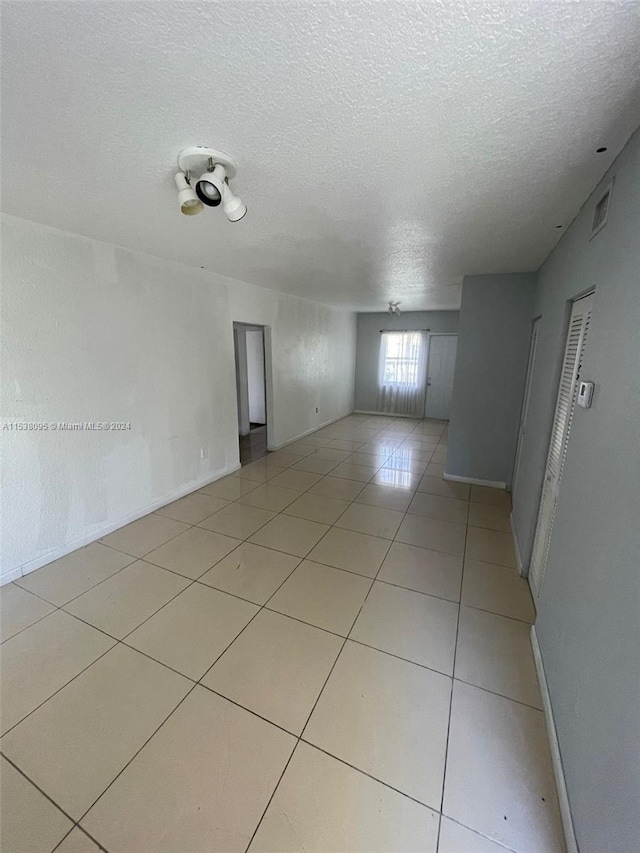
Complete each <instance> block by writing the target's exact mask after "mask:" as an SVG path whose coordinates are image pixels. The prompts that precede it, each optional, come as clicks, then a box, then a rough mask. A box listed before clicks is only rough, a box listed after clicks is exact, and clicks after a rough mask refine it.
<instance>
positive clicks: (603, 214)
mask: <svg viewBox="0 0 640 853" xmlns="http://www.w3.org/2000/svg"><path fill="white" fill-rule="evenodd" d="M613 181H614V178H612V179H611V181H610V182H609V184H608V186H607V187H606V189H605V190H604V192H602V193H601V195H600V196H599V198H598V201H597V202H596V206H595V207H594V209H593V219H592V220H591V235H590V237H589V239H590V240H591V238H592V237H595V236H596V234H599V233H600V232H601V231H602V229H603V228H604V226H605V225H606V224H607V217H608V215H609V206H610V204H611V192H612V190H613Z"/></svg>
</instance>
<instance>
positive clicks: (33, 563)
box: [0, 462, 240, 586]
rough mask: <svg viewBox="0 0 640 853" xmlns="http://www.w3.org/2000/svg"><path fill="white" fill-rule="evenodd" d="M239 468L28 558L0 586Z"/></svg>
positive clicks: (1, 579) (235, 466) (232, 467)
mask: <svg viewBox="0 0 640 853" xmlns="http://www.w3.org/2000/svg"><path fill="white" fill-rule="evenodd" d="M239 469H240V463H239V462H237V463H235V464H233V465H227V467H226V468H223V469H222V470H220V471H216V473H215V474H213V475H209V476H208V477H205V478H204V479H203V480H198V481H196V482H195V483H191V484H190V485H188V486H183V487H182V488H180V489H177V490H176V491H175V492H172V493H171V494H170V495H166V496H165V497H163V498H161V499H160V500H157V501H154V502H153V503H151V504H148V505H147V506H145V507H142V508H141V509H137V510H135V512H131V513H129V514H128V515H125V516H123V517H122V518H119V519H118V521H114V522H112V523H110V524H105V525H104V527H100V528H99V529H98V530H94V531H93V532H92V533H89V534H87V535H86V536H81V537H80V538H79V539H75V540H74V541H73V542H69V543H67V544H66V545H61V546H60V547H58V548H53V549H52V550H51V551H47V553H46V554H42V555H41V556H39V557H36V558H35V559H33V560H30V561H29V562H28V563H24V564H23V565H21V566H17V567H16V568H15V569H9V571H8V572H5V573H4V574H3V575H2V577H0V586H3V585H4V584H6V583H10V582H11V581H14V580H16V579H17V578H20V577H22V576H23V575H28V574H30V573H31V572H35V571H36V570H37V569H41V568H42V567H43V566H46V565H47V563H52V562H53V561H54V560H59V559H60V557H66V555H67V554H70V553H71V552H72V551H77V550H78V548H83V547H84V546H85V545H90V544H91V543H92V542H95V541H96V540H97V539H101V538H102V537H103V536H106V535H107V534H108V533H113V531H114V530H118V529H119V528H120V527H124V526H125V524H131V522H132V521H137V520H138V519H139V518H142V516H143V515H148V514H149V513H150V512H153V511H154V510H156V509H160V508H161V507H163V506H166V505H167V504H170V503H173V501H177V500H178V499H179V498H183V497H185V495H190V494H191V492H195V491H197V490H198V489H202V488H203V487H204V486H208V485H209V484H210V483H215V482H216V480H220V479H222V477H227V476H228V475H229V474H233V472H234V471H238V470H239Z"/></svg>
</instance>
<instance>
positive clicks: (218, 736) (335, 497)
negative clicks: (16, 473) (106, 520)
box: [0, 415, 564, 853]
mask: <svg viewBox="0 0 640 853" xmlns="http://www.w3.org/2000/svg"><path fill="white" fill-rule="evenodd" d="M445 455H446V429H445V424H443V423H441V422H429V421H415V420H404V419H398V418H389V417H377V416H362V415H352V416H350V417H348V418H344V419H343V420H342V421H339V422H337V423H335V424H333V425H331V426H329V427H326V428H324V429H321V430H319V431H318V432H316V433H314V434H313V435H310V436H306V437H305V438H304V439H301V440H300V441H298V442H296V443H295V444H292V445H290V446H289V447H287V448H285V449H284V450H281V451H278V452H276V453H272V454H269V455H268V456H266V457H264V458H263V459H259V460H258V461H254V462H251V463H250V464H248V465H246V466H245V467H243V468H242V469H241V470H240V471H238V472H237V473H236V474H235V475H233V476H231V477H227V478H225V479H224V480H220V481H218V482H216V483H213V484H211V485H210V486H207V487H205V488H204V489H201V490H200V491H199V492H197V493H194V494H192V495H189V496H187V497H186V498H182V499H180V500H178V501H175V502H174V503H173V504H171V505H169V506H166V507H163V508H162V509H161V510H158V511H157V512H155V513H151V514H150V515H149V516H147V517H145V518H142V519H140V520H139V521H136V522H133V523H132V524H129V525H127V526H126V527H124V528H122V529H120V530H118V531H116V532H114V533H112V534H110V535H109V536H106V537H104V538H103V539H102V540H101V541H100V542H97V543H94V544H92V545H89V546H87V547H86V548H82V549H80V550H79V551H76V552H74V553H73V554H70V555H69V556H67V557H64V558H62V559H60V560H58V561H56V562H55V563H53V564H50V565H49V566H46V567H44V568H42V569H40V570H39V571H37V572H34V573H32V574H29V575H27V576H25V577H23V578H20V579H19V580H18V581H16V582H15V583H13V584H10V585H8V586H6V587H4V588H3V589H2V590H1V591H0V601H1V604H2V641H3V643H2V646H0V665H1V678H2V682H1V683H2V695H1V702H0V711H1V717H0V722H1V729H0V731H1V732H2V738H1V740H0V751H1V752H2V756H3V758H2V762H1V769H0V773H1V777H0V781H1V806H2V811H1V833H2V834H1V838H2V841H1V844H2V851H3V853H51V851H53V850H56V851H58V853H89V851H93V853H95V851H97V850H98V849H104V850H107V851H109V853H185V851H189V853H199V852H200V851H202V853H204V851H207V853H212V852H213V851H221V853H234V851H246V850H250V851H251V853H258V851H272V852H273V853H284V851H291V853H294V852H295V853H298V851H302V850H305V851H315V853H338V851H343V853H358V851H362V853H371V851H379V853H409V851H421V853H436V851H439V853H499V851H500V850H511V851H516V853H554V851H562V850H563V849H564V848H563V842H562V833H561V824H560V818H559V810H558V804H557V796H556V791H555V786H554V781H553V775H552V770H551V763H550V758H549V751H548V747H547V741H546V734H545V722H544V717H543V713H542V711H541V703H540V692H539V689H538V685H537V682H536V674H535V669H534V665H533V658H532V653H531V646H530V642H529V627H530V623H531V621H532V620H533V618H534V609H533V605H532V602H531V598H530V595H529V591H528V587H527V584H526V582H525V581H524V580H522V579H521V578H520V577H519V576H518V574H517V572H516V570H515V568H514V565H515V562H514V554H513V548H512V544H511V539H510V534H509V521H508V518H509V509H510V504H509V497H508V495H507V494H506V493H504V492H498V491H495V490H492V489H485V488H478V487H474V486H472V487H471V488H470V487H469V486H467V485H462V484H458V483H450V482H445V481H444V480H443V479H442V466H443V462H444V460H445Z"/></svg>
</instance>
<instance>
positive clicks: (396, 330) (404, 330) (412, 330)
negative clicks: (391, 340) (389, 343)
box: [380, 329, 431, 334]
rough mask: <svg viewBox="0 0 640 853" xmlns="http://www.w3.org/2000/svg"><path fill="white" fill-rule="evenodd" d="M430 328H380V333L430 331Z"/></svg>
mask: <svg viewBox="0 0 640 853" xmlns="http://www.w3.org/2000/svg"><path fill="white" fill-rule="evenodd" d="M430 331H431V329H380V334H382V333H383V332H430Z"/></svg>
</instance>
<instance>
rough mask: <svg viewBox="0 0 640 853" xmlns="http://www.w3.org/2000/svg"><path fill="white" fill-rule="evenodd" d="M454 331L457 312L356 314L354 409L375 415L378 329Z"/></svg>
mask: <svg viewBox="0 0 640 853" xmlns="http://www.w3.org/2000/svg"><path fill="white" fill-rule="evenodd" d="M381 329H390V330H392V331H394V330H403V329H406V330H408V331H414V330H416V329H430V330H431V331H432V332H457V331H458V312H457V311H406V312H404V313H402V314H401V315H400V316H399V317H394V316H391V315H390V314H388V313H386V312H384V313H371V314H358V337H357V349H356V388H355V397H356V410H357V411H359V412H375V411H376V407H377V399H378V356H379V353H380V330H381Z"/></svg>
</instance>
